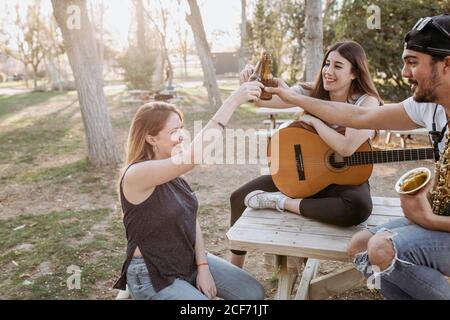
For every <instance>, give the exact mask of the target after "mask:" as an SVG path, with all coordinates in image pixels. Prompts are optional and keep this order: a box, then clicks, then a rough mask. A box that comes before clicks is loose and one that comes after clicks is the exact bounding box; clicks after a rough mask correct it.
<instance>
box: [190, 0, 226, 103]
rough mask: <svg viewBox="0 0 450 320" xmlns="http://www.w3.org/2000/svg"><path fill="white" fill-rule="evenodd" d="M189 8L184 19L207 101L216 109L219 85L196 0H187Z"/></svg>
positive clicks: (220, 99)
mask: <svg viewBox="0 0 450 320" xmlns="http://www.w3.org/2000/svg"><path fill="white" fill-rule="evenodd" d="M187 2H188V3H189V7H190V8H191V14H190V15H187V16H186V21H187V22H188V23H189V25H190V26H191V28H192V32H193V33H194V39H195V46H196V48H197V52H198V55H199V58H200V62H201V64H202V69H203V77H204V83H205V86H206V89H207V91H208V98H209V103H210V104H211V106H212V107H214V108H216V109H218V108H219V107H220V106H221V105H222V98H221V97H220V91H219V87H218V86H217V80H216V71H215V68H214V64H213V60H212V56H211V51H210V49H209V45H208V41H207V40H206V34H205V28H204V27H203V21H202V16H201V14H200V9H199V7H198V4H197V0H187Z"/></svg>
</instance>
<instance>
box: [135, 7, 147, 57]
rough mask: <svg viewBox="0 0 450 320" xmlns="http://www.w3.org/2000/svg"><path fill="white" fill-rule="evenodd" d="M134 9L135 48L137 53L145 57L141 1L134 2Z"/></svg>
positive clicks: (145, 45) (145, 48)
mask: <svg viewBox="0 0 450 320" xmlns="http://www.w3.org/2000/svg"><path fill="white" fill-rule="evenodd" d="M134 7H135V9H136V21H137V46H138V49H139V51H140V52H141V53H142V54H144V55H145V54H146V53H147V44H146V41H145V19H144V4H143V3H142V0H134Z"/></svg>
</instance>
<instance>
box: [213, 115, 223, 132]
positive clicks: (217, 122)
mask: <svg viewBox="0 0 450 320" xmlns="http://www.w3.org/2000/svg"><path fill="white" fill-rule="evenodd" d="M211 121H213V122H215V123H216V124H218V125H219V126H220V127H221V128H222V129H223V130H225V125H224V124H223V123H222V122H220V121H217V120H215V119H212V118H211Z"/></svg>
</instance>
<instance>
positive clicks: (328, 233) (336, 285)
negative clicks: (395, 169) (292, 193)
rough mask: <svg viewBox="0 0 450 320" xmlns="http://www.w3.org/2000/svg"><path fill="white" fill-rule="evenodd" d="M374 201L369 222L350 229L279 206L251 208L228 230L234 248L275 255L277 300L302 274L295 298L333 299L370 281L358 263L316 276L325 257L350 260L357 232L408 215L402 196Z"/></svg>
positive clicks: (231, 246)
mask: <svg viewBox="0 0 450 320" xmlns="http://www.w3.org/2000/svg"><path fill="white" fill-rule="evenodd" d="M373 205H374V207H373V212H372V214H371V216H370V218H369V219H368V220H367V221H366V222H365V223H364V224H362V225H358V226H355V227H349V228H341V227H335V226H331V225H328V224H325V223H321V222H317V221H314V220H311V219H307V218H304V217H301V216H298V215H296V214H291V213H284V214H280V213H279V212H277V211H275V210H252V209H247V210H245V212H244V213H243V215H242V216H241V218H240V219H239V220H238V221H237V222H236V223H235V224H234V225H233V227H231V228H230V229H229V231H228V232H227V237H228V240H229V247H230V248H231V249H235V250H244V251H258V252H261V253H266V254H272V255H274V257H275V258H274V261H273V262H274V264H275V268H276V271H277V273H278V289H277V293H276V297H275V298H276V299H283V300H285V299H290V297H291V292H292V289H293V286H294V284H295V282H296V280H297V277H298V276H300V277H301V278H300V282H299V285H298V289H297V292H296V295H295V299H323V298H328V297H331V296H334V295H338V294H341V293H343V292H345V291H347V290H349V289H352V288H355V287H358V286H361V285H363V284H364V281H365V279H364V278H363V277H362V275H361V274H360V273H359V272H358V271H357V270H356V269H355V268H354V267H353V266H349V267H345V268H343V269H341V270H337V271H334V272H332V273H331V274H327V275H324V276H321V277H316V275H317V269H318V267H319V264H320V260H331V261H343V262H349V258H348V256H347V253H346V248H347V244H348V242H349V241H350V239H351V237H352V236H353V234H355V233H356V232H357V231H359V230H362V229H364V227H365V226H376V225H380V224H383V223H386V222H388V221H390V220H392V219H396V218H399V217H402V216H403V213H402V210H401V208H400V200H399V199H398V198H382V197H373ZM302 269H303V271H302V274H301V275H300V274H299V273H300V271H301V270H302Z"/></svg>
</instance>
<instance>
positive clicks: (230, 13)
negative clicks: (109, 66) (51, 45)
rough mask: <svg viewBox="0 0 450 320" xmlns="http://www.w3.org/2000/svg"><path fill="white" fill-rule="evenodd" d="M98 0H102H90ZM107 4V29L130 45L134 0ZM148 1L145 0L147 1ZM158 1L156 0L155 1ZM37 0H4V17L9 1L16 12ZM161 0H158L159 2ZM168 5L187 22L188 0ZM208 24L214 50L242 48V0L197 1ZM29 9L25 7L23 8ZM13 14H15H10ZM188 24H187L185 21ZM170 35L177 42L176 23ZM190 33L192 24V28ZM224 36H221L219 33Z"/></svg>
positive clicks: (46, 3) (46, 4)
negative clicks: (16, 7) (16, 6)
mask: <svg viewBox="0 0 450 320" xmlns="http://www.w3.org/2000/svg"><path fill="white" fill-rule="evenodd" d="M90 1H92V2H93V3H98V2H99V1H101V0H88V4H89V2H90ZM103 1H104V3H105V6H106V13H105V21H104V23H105V28H106V29H107V30H110V31H111V32H112V35H113V38H114V40H115V41H117V43H119V45H120V46H122V47H126V46H127V43H128V33H129V27H130V22H131V21H132V19H134V16H133V15H134V8H133V6H132V4H131V0H103ZM146 1H147V0H144V2H146ZM151 1H155V0H151ZM30 2H33V0H0V18H1V19H5V18H8V16H7V14H6V12H5V10H4V8H5V4H6V5H7V6H8V7H9V8H10V10H11V11H12V12H14V6H15V4H16V3H20V6H21V7H23V8H25V7H26V5H27V4H28V3H30ZM156 2H158V1H156ZM161 2H162V3H163V4H164V5H168V4H169V3H172V5H171V7H170V15H171V18H173V19H176V20H177V21H185V13H184V12H185V10H189V6H188V5H187V2H186V1H185V0H180V2H181V6H180V5H178V3H177V1H176V0H169V1H168V0H161ZM197 2H198V4H199V7H200V11H201V14H202V18H203V24H204V26H205V32H206V35H207V38H208V41H209V42H210V43H211V45H212V48H211V49H212V51H213V52H217V51H233V50H234V49H237V48H238V47H239V43H240V38H239V24H240V20H241V1H240V0H197ZM42 8H43V11H44V12H45V13H47V14H49V13H51V12H52V7H51V2H50V0H42ZM23 11H24V12H25V10H23ZM9 17H11V15H9ZM184 25H185V26H187V24H184ZM168 33H169V38H170V39H171V41H172V42H173V41H176V39H177V37H176V33H175V29H174V26H173V25H172V26H171V27H169V30H168ZM189 33H191V31H190V27H189ZM218 35H220V37H219V36H218Z"/></svg>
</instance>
